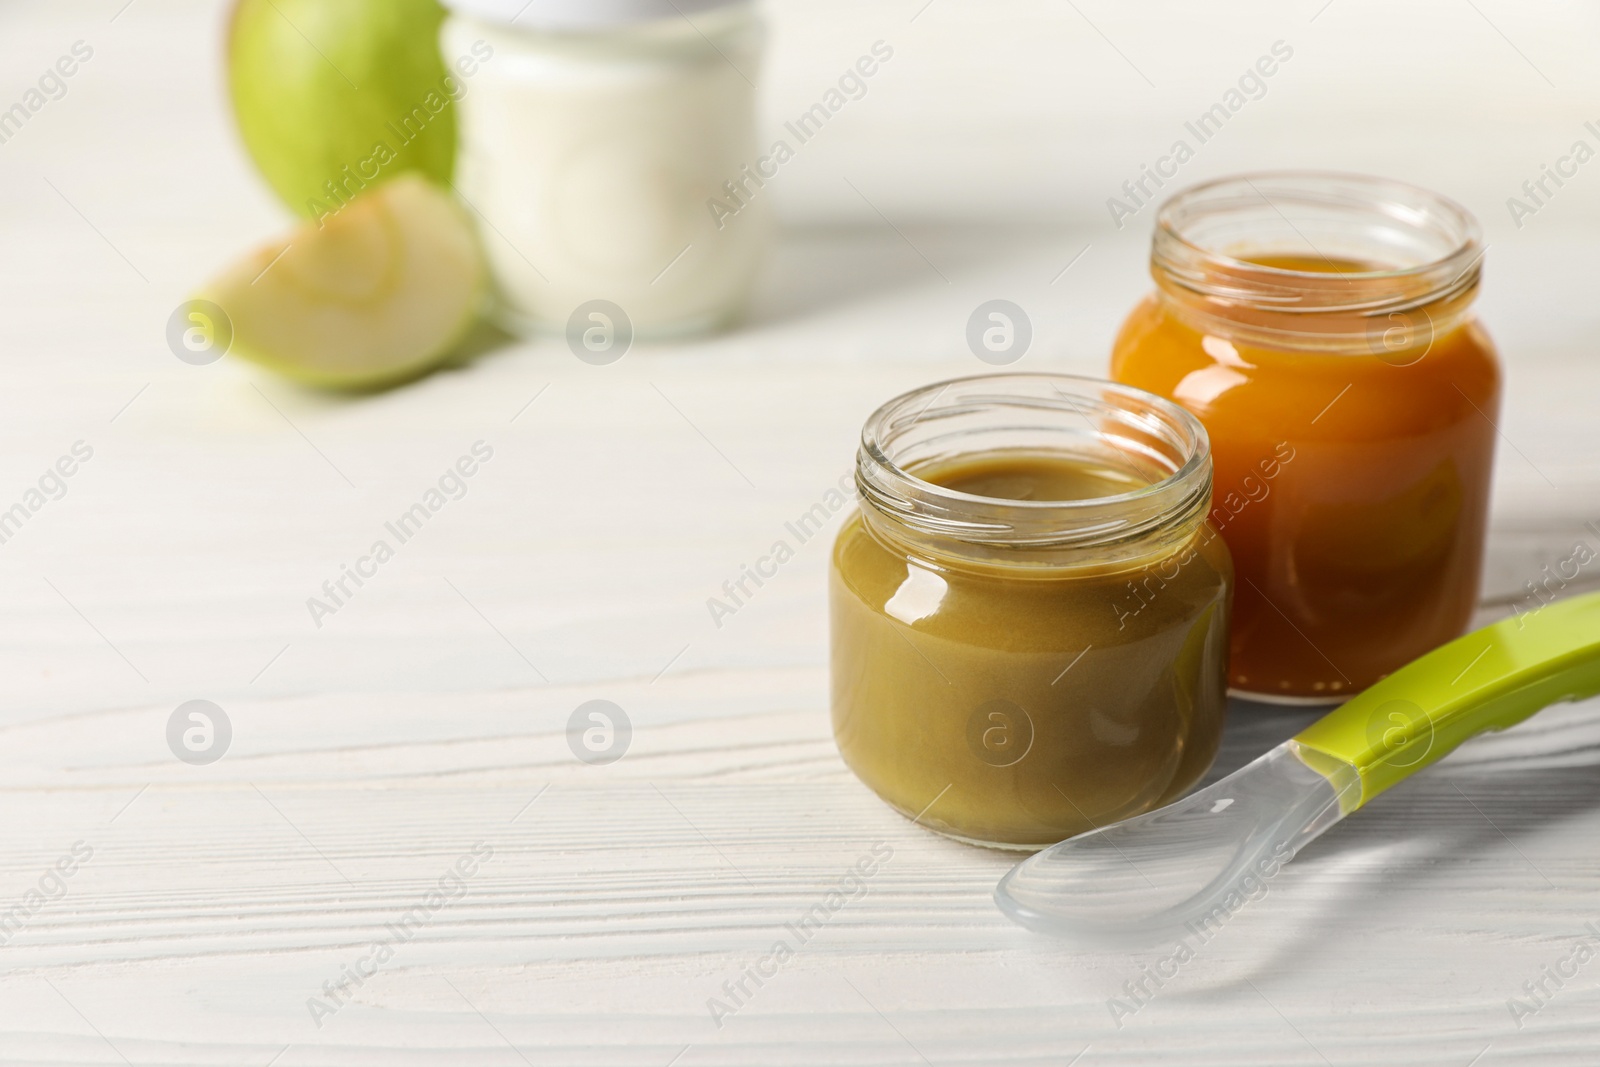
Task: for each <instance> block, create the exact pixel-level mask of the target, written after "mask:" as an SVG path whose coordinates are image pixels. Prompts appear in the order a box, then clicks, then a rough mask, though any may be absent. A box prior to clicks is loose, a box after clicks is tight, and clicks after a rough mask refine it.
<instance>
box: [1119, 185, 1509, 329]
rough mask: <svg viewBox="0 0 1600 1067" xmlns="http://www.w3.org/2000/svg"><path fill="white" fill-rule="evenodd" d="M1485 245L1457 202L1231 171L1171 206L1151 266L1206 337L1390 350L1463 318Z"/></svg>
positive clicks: (1389, 188) (1407, 190)
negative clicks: (1230, 174)
mask: <svg viewBox="0 0 1600 1067" xmlns="http://www.w3.org/2000/svg"><path fill="white" fill-rule="evenodd" d="M1483 251H1484V248H1483V244H1482V241H1481V236H1480V233H1479V229H1478V224H1477V222H1476V220H1474V219H1473V217H1472V216H1471V214H1470V213H1468V212H1467V210H1466V209H1465V208H1463V207H1461V206H1460V205H1458V204H1456V203H1455V202H1453V201H1451V200H1448V199H1446V198H1445V197H1442V196H1439V195H1437V194H1435V193H1431V192H1428V191H1427V190H1425V189H1420V188H1417V187H1415V186H1412V185H1407V184H1405V183H1402V182H1393V181H1387V180H1383V179H1378V178H1367V177H1361V176H1357V175H1343V174H1326V173H1306V172H1286V173H1270V174H1256V175H1244V176H1240V177H1234V178H1224V179H1219V180H1217V181H1213V182H1207V183H1205V184H1202V185H1198V186H1194V187H1192V188H1190V189H1187V190H1185V191H1183V192H1181V193H1179V194H1177V195H1176V196H1174V197H1173V198H1172V199H1171V200H1168V201H1167V202H1166V203H1165V204H1164V205H1163V206H1162V208H1161V212H1160V214H1159V216H1158V217H1157V220H1156V230H1155V237H1154V240H1153V242H1152V246H1151V254H1150V270H1151V274H1152V276H1153V277H1154V278H1155V281H1156V285H1157V287H1158V289H1159V291H1160V293H1161V295H1162V297H1163V298H1164V299H1165V300H1166V301H1168V303H1169V305H1170V306H1171V307H1173V308H1174V310H1175V311H1176V312H1177V313H1178V314H1179V315H1180V316H1181V317H1183V318H1185V319H1188V320H1189V321H1190V322H1191V323H1193V324H1194V325H1196V326H1198V327H1201V328H1203V329H1205V330H1206V331H1207V332H1214V333H1219V334H1223V335H1227V336H1231V337H1236V338H1239V339H1241V340H1244V341H1246V342H1247V343H1256V344H1261V345H1264V346H1269V347H1281V348H1306V349H1317V350H1330V351H1356V352H1376V353H1377V354H1379V355H1383V354H1385V353H1387V352H1392V351H1393V350H1394V349H1395V348H1396V347H1397V346H1410V345H1415V344H1421V343H1431V340H1432V338H1433V337H1435V336H1438V335H1441V334H1443V333H1445V332H1447V331H1448V330H1450V329H1453V328H1454V327H1456V326H1457V325H1459V324H1460V323H1461V322H1462V321H1464V320H1465V318H1466V316H1467V315H1468V314H1469V309H1470V306H1471V303H1472V301H1473V299H1474V298H1475V297H1476V295H1477V290H1478V283H1479V278H1480V275H1481V272H1482V263H1483Z"/></svg>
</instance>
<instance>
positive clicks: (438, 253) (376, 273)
mask: <svg viewBox="0 0 1600 1067" xmlns="http://www.w3.org/2000/svg"><path fill="white" fill-rule="evenodd" d="M485 277H486V271H485V268H484V264H483V256H482V253H481V252H480V251H479V248H478V240H477V236H476V234H475V233H474V231H473V227H472V222H471V220H470V219H469V218H468V217H467V215H466V213H465V212H464V211H463V210H462V209H461V206H460V205H459V204H457V203H456V201H455V199H454V198H453V197H452V196H450V194H448V193H446V192H445V191H443V190H442V189H440V188H439V187H438V186H436V185H434V184H432V183H431V182H429V181H428V180H427V179H425V178H422V177H420V176H418V175H414V174H408V175H402V176H400V177H397V178H395V179H393V180H391V181H388V182H385V183H384V184H382V185H378V186H374V187H372V188H370V189H367V190H364V191H363V192H362V193H361V194H360V195H358V196H356V197H355V198H354V199H352V200H351V201H350V202H349V203H348V204H346V205H345V207H344V208H343V209H341V210H340V211H339V212H338V213H336V214H333V215H329V216H326V217H324V218H323V219H322V220H321V222H320V224H319V223H317V222H312V223H307V224H305V225H304V226H302V227H300V228H299V229H298V230H296V231H295V232H294V233H292V234H290V235H289V237H288V238H287V239H285V240H280V241H275V242H273V243H271V244H268V245H266V246H264V247H262V248H260V249H258V250H256V251H255V252H253V253H251V254H250V255H249V256H246V257H245V258H244V260H242V261H241V262H239V263H237V264H235V265H234V266H233V267H231V268H229V269H228V270H227V271H225V272H223V274H222V275H221V277H219V278H217V279H216V280H215V281H213V282H212V283H211V284H210V285H208V286H207V287H206V288H205V290H204V291H203V292H202V293H200V296H201V297H203V298H205V299H208V300H210V301H212V302H213V303H215V304H216V305H217V306H219V307H220V308H221V309H222V310H223V312H224V313H225V314H226V315H227V317H228V320H229V324H230V325H231V326H232V329H233V342H232V347H231V348H230V351H232V352H233V353H235V354H237V355H239V356H243V357H244V358H245V359H249V360H252V361H254V362H256V363H260V364H262V365H263V366H266V367H270V368H271V369H273V370H275V371H278V372H279V373H281V374H284V375H287V376H288V377H290V378H296V379H299V380H300V381H303V382H307V383H310V384H312V385H320V386H325V387H329V388H347V389H355V388H371V387H374V386H381V385H389V384H393V383H395V382H398V381H401V380H404V379H406V378H412V377H415V376H416V375H418V374H421V373H422V372H424V371H426V370H428V369H430V368H432V367H435V366H437V365H438V364H439V363H441V362H443V361H444V360H445V359H446V358H447V357H448V356H449V355H450V352H451V349H452V348H453V347H454V346H455V345H456V344H457V343H458V342H459V341H460V340H461V339H462V336H463V335H464V334H465V333H466V332H467V331H468V330H469V329H470V328H471V326H472V324H473V321H474V320H475V319H476V317H477V313H478V309H479V306H480V305H481V303H482V301H483V296H484V290H485Z"/></svg>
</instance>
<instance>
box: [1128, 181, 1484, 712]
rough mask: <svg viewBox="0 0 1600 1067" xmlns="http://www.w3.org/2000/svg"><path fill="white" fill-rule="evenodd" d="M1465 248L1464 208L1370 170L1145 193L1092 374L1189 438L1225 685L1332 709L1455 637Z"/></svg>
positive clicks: (1472, 421)
mask: <svg viewBox="0 0 1600 1067" xmlns="http://www.w3.org/2000/svg"><path fill="white" fill-rule="evenodd" d="M1482 256H1483V245H1482V243H1481V240H1480V236H1479V230H1478V226H1477V223H1476V222H1475V220H1474V219H1473V218H1472V217H1471V215H1469V214H1468V212H1467V211H1466V210H1465V209H1464V208H1462V207H1460V206H1459V205H1457V204H1455V203H1453V202H1451V201H1449V200H1447V199H1445V198H1444V197H1441V196H1438V195H1435V194H1433V193H1430V192H1427V191H1426V190H1423V189H1419V188H1416V187H1413V186H1410V185H1406V184H1403V183H1400V182H1393V181H1385V180H1381V179H1376V178H1366V177H1358V176H1350V175H1341V174H1319V173H1274V174H1258V175H1249V176H1243V177H1235V178H1225V179H1221V180H1218V181H1213V182H1209V183H1206V184H1203V185H1199V186H1195V187H1193V188H1191V189H1188V190H1186V191H1184V192H1181V193H1179V194H1177V195H1176V196H1174V197H1173V198H1172V199H1171V200H1169V201H1168V202H1167V203H1166V204H1165V205H1163V207H1162V209H1161V212H1160V214H1159V216H1158V218H1157V221H1156V231H1155V237H1154V242H1153V248H1152V252H1151V274H1152V275H1153V276H1154V278H1155V282H1156V291H1155V292H1154V293H1153V294H1151V295H1150V296H1149V297H1147V298H1146V299H1145V300H1144V301H1143V302H1142V303H1141V304H1139V306H1138V307H1136V308H1135V309H1134V311H1133V313H1132V314H1131V315H1130V316H1129V318H1128V320H1127V322H1126V323H1125V324H1124V325H1123V327H1122V331H1121V333H1120V334H1119V336H1118V337H1117V340H1116V344H1115V348H1114V351H1113V353H1112V358H1111V374H1112V377H1113V378H1114V379H1115V380H1117V381H1120V382H1125V383H1127V384H1129V385H1135V386H1139V387H1141V388H1143V389H1148V390H1150V391H1151V392H1154V393H1158V394H1160V395H1162V396H1165V397H1168V398H1170V399H1172V400H1175V401H1176V402H1177V403H1179V404H1180V405H1182V406H1183V407H1185V408H1187V409H1188V410H1189V411H1191V412H1193V413H1194V414H1195V415H1196V416H1198V417H1199V419H1200V421H1201V422H1202V423H1203V424H1204V425H1205V427H1206V430H1207V431H1208V432H1209V434H1210V437H1211V446H1212V451H1213V456H1214V462H1215V472H1216V473H1215V477H1216V482H1215V494H1214V497H1213V507H1212V512H1211V521H1212V524H1213V525H1214V526H1215V527H1216V528H1217V529H1218V530H1219V531H1220V532H1221V534H1222V536H1223V538H1224V539H1225V540H1226V541H1227V543H1228V546H1229V548H1230V549H1231V550H1232V553H1233V560H1234V566H1235V568H1236V574H1237V581H1238V584H1237V588H1236V595H1235V600H1234V608H1233V624H1232V634H1231V640H1230V645H1231V665H1230V670H1229V681H1230V684H1231V686H1232V688H1233V689H1234V690H1235V691H1236V692H1239V693H1240V694H1242V695H1248V696H1254V697H1258V698H1263V699H1277V700H1296V699H1309V700H1330V699H1339V698H1342V697H1344V696H1346V695H1349V694H1351V693H1354V692H1356V691H1358V690H1360V689H1363V688H1365V687H1366V686H1368V685H1371V684H1372V683H1373V682H1375V681H1377V680H1378V679H1380V678H1382V677H1383V676H1384V675H1385V674H1388V673H1389V672H1390V671H1393V670H1394V669H1396V668H1397V667H1399V666H1401V665H1402V664H1404V663H1406V662H1408V661H1410V660H1412V659H1415V658H1416V657H1417V656H1420V655H1422V654H1423V653H1424V652H1427V651H1428V650H1430V649H1432V648H1434V647H1436V646H1438V645H1440V644H1443V643H1444V642H1446V641H1448V640H1450V639H1451V638H1454V637H1456V636H1458V635H1459V634H1460V633H1461V632H1462V631H1463V630H1464V629H1465V628H1466V626H1467V623H1468V621H1469V618H1470V616H1471V614H1472V610H1473V606H1474V604H1475V602H1476V600H1477V593H1478V581H1479V569H1480V566H1481V562H1482V555H1483V544H1484V527H1485V524H1486V518H1487V511H1488V503H1489V479H1490V468H1491V464H1492V460H1493V455H1494V442H1495V433H1496V432H1495V428H1494V420H1495V418H1496V412H1497V410H1498V408H1499V402H1500V368H1499V361H1498V359H1497V357H1496V354H1495V349H1494V345H1493V343H1492V342H1491V341H1490V340H1489V337H1488V335H1487V334H1486V333H1485V332H1484V330H1483V328H1482V327H1481V326H1480V325H1479V324H1478V322H1477V320H1476V319H1475V318H1474V316H1473V314H1472V310H1471V306H1472V301H1473V299H1474V298H1475V297H1476V295H1477V292H1478V283H1479V274H1480V271H1481V269H1482V266H1481V265H1482Z"/></svg>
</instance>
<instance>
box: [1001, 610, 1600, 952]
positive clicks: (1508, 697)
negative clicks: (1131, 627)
mask: <svg viewBox="0 0 1600 1067" xmlns="http://www.w3.org/2000/svg"><path fill="white" fill-rule="evenodd" d="M1597 693H1600V593H1590V594H1587V595H1585V596H1579V597H1573V598H1571V599H1568V600H1562V601H1557V602H1555V603H1552V604H1548V605H1546V606H1544V607H1541V608H1539V609H1537V610H1536V611H1533V612H1530V613H1527V614H1524V615H1519V616H1516V617H1513V618H1509V619H1505V620H1503V621H1501V622H1497V623H1495V624H1493V625H1491V626H1486V627H1484V628H1483V629H1481V630H1474V631H1473V632H1472V633H1469V634H1467V635H1466V636H1465V637H1461V638H1458V639H1457V640H1455V641H1452V642H1450V643H1449V644H1447V645H1444V646H1443V647H1441V648H1437V649H1435V650H1434V651H1432V652H1430V653H1428V654H1427V655H1425V656H1423V657H1422V658H1421V659H1418V660H1415V661H1414V662H1412V663H1410V664H1407V665H1406V666H1405V667H1403V668H1401V669H1400V670H1398V671H1396V672H1395V673H1394V674H1391V675H1390V676H1389V677H1387V678H1385V679H1384V680H1383V681H1381V682H1379V683H1377V684H1376V685H1374V686H1372V687H1371V688H1369V689H1367V690H1366V691H1365V692H1363V693H1361V694H1360V695H1359V696H1357V697H1355V698H1354V699H1352V700H1350V701H1348V702H1346V703H1345V704H1343V705H1341V706H1340V707H1339V708H1338V709H1337V710H1336V711H1333V712H1331V713H1329V714H1328V715H1326V716H1324V717H1323V718H1321V719H1319V720H1317V721H1316V722H1315V723H1312V724H1311V725H1310V726H1308V727H1307V728H1306V729H1304V730H1302V731H1300V733H1299V734H1297V735H1295V737H1293V738H1292V739H1290V740H1288V741H1285V742H1284V743H1283V744H1281V745H1279V746H1278V747H1277V748H1274V749H1272V750H1271V751H1270V752H1268V753H1267V754H1266V755H1264V756H1262V757H1260V758H1259V759H1257V760H1256V761H1255V762H1253V763H1251V764H1249V765H1248V766H1246V767H1244V768H1242V769H1240V770H1238V771H1235V772H1234V773H1233V774H1230V775H1228V776H1227V777H1226V778H1223V779H1222V780H1221V781H1219V782H1216V783H1215V784H1213V785H1210V786H1207V787H1206V788H1204V789H1201V790H1199V791H1197V792H1195V793H1193V794H1191V795H1190V796H1188V797H1185V798H1184V799H1183V800H1180V801H1178V802H1176V803H1174V804H1170V805H1168V806H1167V807H1164V808H1161V809H1159V810H1157V811H1153V812H1149V813H1148V814H1145V815H1140V816H1137V817H1136V818H1132V819H1128V820H1126V821H1124V822H1119V823H1116V824H1114V825H1110V826H1105V827H1101V828H1100V829H1097V830H1092V831H1090V832H1088V833H1085V834H1079V835H1078V836H1077V837H1074V838H1071V839H1069V840H1066V841H1062V842H1061V843H1060V844H1056V845H1051V846H1050V847H1049V848H1047V849H1044V850H1043V851H1042V852H1038V853H1036V854H1035V855H1033V856H1030V857H1029V858H1028V859H1026V860H1023V861H1022V862H1021V863H1019V864H1017V866H1016V867H1015V868H1013V869H1012V870H1011V872H1010V873H1009V874H1007V875H1006V876H1005V877H1004V878H1002V879H1001V880H1000V884H999V886H998V887H996V889H995V894H994V895H995V902H996V903H997V904H998V905H999V906H1000V910H1001V911H1003V912H1005V914H1006V915H1008V916H1010V917H1011V918H1012V919H1014V920H1015V921H1017V922H1019V923H1021V924H1022V925H1023V926H1026V927H1028V928H1030V929H1033V930H1038V931H1041V932H1044V933H1050V934H1060V935H1065V936H1071V937H1074V938H1077V939H1080V940H1081V939H1115V940H1118V941H1124V942H1125V941H1128V940H1142V941H1145V942H1146V943H1153V942H1155V941H1157V940H1161V939H1164V938H1166V937H1168V936H1171V935H1174V934H1177V935H1179V936H1181V935H1183V934H1184V933H1188V932H1194V933H1203V932H1204V931H1205V930H1206V929H1208V928H1213V927H1214V926H1215V925H1217V924H1219V923H1221V922H1223V921H1226V920H1227V918H1228V917H1229V916H1230V915H1232V914H1233V912H1234V911H1236V910H1238V908H1240V907H1242V906H1243V905H1244V903H1245V902H1246V901H1249V900H1254V899H1257V898H1259V897H1260V896H1261V895H1262V894H1264V893H1265V892H1266V884H1267V881H1268V880H1269V879H1270V878H1271V877H1272V876H1273V875H1275V874H1276V873H1277V872H1278V868H1279V867H1281V866H1282V865H1283V864H1284V863H1286V862H1287V861H1288V860H1290V859H1292V858H1293V857H1294V855H1295V853H1297V852H1298V851H1299V850H1300V849H1301V848H1304V847H1305V846H1306V845H1307V844H1309V843H1310V842H1311V841H1313V840H1315V839H1316V838H1317V837H1318V836H1319V835H1321V834H1322V833H1323V832H1325V831H1326V830H1327V829H1328V828H1329V827H1330V826H1332V825H1333V824H1334V823H1336V822H1338V821H1339V820H1340V819H1342V818H1344V817H1345V816H1346V815H1349V814H1350V813H1351V812H1353V811H1355V810H1356V809H1358V808H1360V807H1361V806H1362V805H1364V804H1366V803H1367V802H1368V801H1369V800H1371V799H1372V798H1373V797H1375V796H1377V795H1378V794H1379V793H1381V792H1383V791H1384V790H1385V789H1388V788H1389V787H1390V786H1392V785H1394V784H1395V783H1397V782H1400V781H1402V780H1404V779H1406V778H1408V777H1410V776H1411V775H1412V774H1415V773H1416V772H1417V771H1420V770H1422V769H1423V768H1424V767H1427V766H1428V765H1429V764H1431V763H1434V762H1435V761H1437V760H1439V759H1441V758H1442V757H1444V756H1445V755H1446V754H1448V753H1449V752H1451V751H1452V750H1453V749H1455V747H1456V746H1457V745H1459V744H1461V742H1463V741H1465V740H1467V739H1468V738H1469V737H1473V736H1476V735H1477V734H1480V733H1484V732H1486V731H1490V730H1503V729H1505V728H1506V727H1508V726H1512V725H1515V724H1516V723H1519V722H1521V721H1522V720H1523V719H1526V718H1528V716H1530V715H1532V714H1533V713H1534V712H1536V711H1538V710H1539V709H1540V708H1544V707H1547V706H1549V705H1551V704H1555V703H1560V702H1562V701H1572V700H1583V699H1585V698H1587V697H1591V696H1594V695H1596V694H1597Z"/></svg>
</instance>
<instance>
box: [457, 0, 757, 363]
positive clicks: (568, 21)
mask: <svg viewBox="0 0 1600 1067" xmlns="http://www.w3.org/2000/svg"><path fill="white" fill-rule="evenodd" d="M446 6H447V7H448V8H449V9H450V10H451V16H450V17H449V18H448V19H446V21H445V23H444V27H443V30H442V31H441V33H442V43H443V48H444V55H445V60H446V63H447V64H452V65H453V64H454V63H455V62H456V57H469V56H470V57H473V65H474V66H475V67H476V70H475V71H474V72H473V75H472V76H470V77H467V76H466V74H467V72H466V71H465V70H461V73H462V75H463V81H462V86H463V91H462V92H461V95H460V96H459V97H458V103H457V107H458V108H459V115H458V122H459V129H460V131H461V135H460V136H461V147H460V154H459V156H458V163H457V176H456V186H457V189H458V191H459V192H460V194H461V196H462V198H463V199H465V200H466V201H467V202H468V206H469V207H470V208H471V209H472V210H473V211H474V213H475V214H476V215H477V217H478V219H479V221H480V223H481V229H482V231H483V243H484V249H485V252H486V254H487V256H488V258H489V262H490V266H491V268H492V270H493V272H494V275H495V278H496V281H497V283H498V289H499V298H500V299H499V303H500V305H501V307H500V311H501V314H500V318H501V320H502V323H503V325H505V326H506V327H507V328H509V329H511V330H513V331H514V332H518V333H527V332H531V331H535V330H539V329H541V328H542V329H543V330H545V331H551V330H560V329H562V328H563V327H564V326H565V324H566V323H567V320H568V318H569V316H571V315H572V313H573V312H574V310H575V309H577V308H578V307H579V306H580V305H584V304H586V303H589V302H591V301H596V300H603V301H609V302H610V303H612V304H615V305H616V306H617V307H619V308H620V309H621V310H622V312H623V313H624V314H625V315H626V316H627V320H628V324H629V325H631V329H632V331H633V333H634V334H635V335H636V336H645V337H649V336H657V337H666V336H678V335H686V334H693V333H699V332H703V331H706V330H710V329H715V328H717V327H719V326H722V325H725V324H726V323H727V322H729V321H730V320H732V319H734V318H735V317H737V315H738V314H739V313H740V311H741V310H742V308H743V306H744V303H745V301H746V299H747V297H748V296H749V292H750V289H751V285H752V282H753V280H754V276H755V273H756V272H755V268H756V266H757V263H758V261H759V259H760V258H761V254H762V252H763V251H764V249H765V246H766V244H767V243H768V237H769V234H770V228H771V225H770V214H769V211H768V208H767V199H766V196H765V195H764V194H763V192H762V189H761V186H762V183H763V179H762V178H760V176H759V175H756V174H755V172H754V171H753V170H752V169H751V168H752V166H753V165H754V164H755V162H756V160H757V157H758V155H759V154H760V153H759V150H758V149H757V147H756V145H757V141H756V118H755V106H756V99H755V98H756V89H755V85H756V82H757V80H758V68H759V66H760V61H761V46H762V27H761V23H760V21H759V19H758V18H757V16H756V12H755V7H754V5H753V4H752V3H751V2H749V0H446ZM458 69H459V68H458ZM753 175H755V176H753ZM730 203H731V204H733V205H735V206H736V208H737V210H736V211H735V212H734V213H733V214H732V215H731V216H730V215H729V214H728V213H727V211H726V210H722V211H718V210H714V209H713V205H714V204H722V205H727V204H730Z"/></svg>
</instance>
